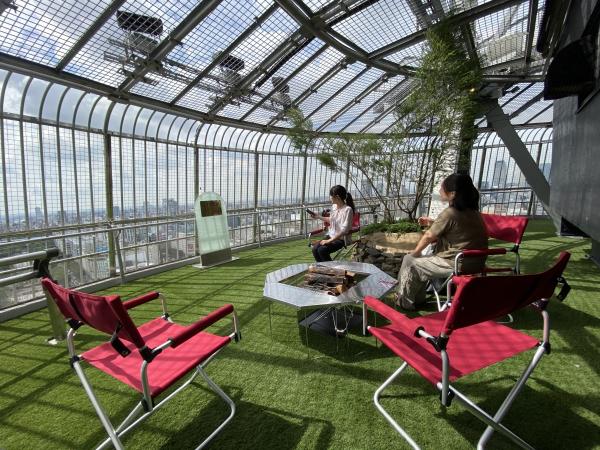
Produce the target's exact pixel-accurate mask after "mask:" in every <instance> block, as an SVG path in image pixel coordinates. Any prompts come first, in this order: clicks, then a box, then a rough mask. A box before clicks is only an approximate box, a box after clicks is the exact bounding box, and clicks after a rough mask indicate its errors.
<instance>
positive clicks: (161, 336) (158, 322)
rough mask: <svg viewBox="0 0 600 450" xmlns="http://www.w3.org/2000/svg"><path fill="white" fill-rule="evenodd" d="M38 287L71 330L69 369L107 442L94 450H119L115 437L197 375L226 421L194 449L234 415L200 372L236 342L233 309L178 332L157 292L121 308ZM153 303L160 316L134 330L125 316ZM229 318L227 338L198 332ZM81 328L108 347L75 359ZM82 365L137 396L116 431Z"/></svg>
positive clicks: (47, 285)
mask: <svg viewBox="0 0 600 450" xmlns="http://www.w3.org/2000/svg"><path fill="white" fill-rule="evenodd" d="M41 283H42V286H43V288H44V290H45V291H46V294H47V297H48V299H49V301H54V302H55V303H56V306H57V307H58V309H59V310H60V311H61V313H62V314H63V316H64V317H65V319H66V320H67V323H68V324H69V325H70V326H71V330H70V331H69V333H68V334H67V347H68V349H69V355H70V363H71V365H72V367H73V369H74V370H75V373H76V374H77V376H78V377H79V380H80V381H81V384H82V385H83V387H84V389H85V392H86V394H87V395H88V397H89V398H90V401H91V403H92V405H93V407H94V409H95V410H96V414H97V415H98V417H99V418H100V421H101V423H102V425H103V426H104V429H105V430H106V432H107V434H108V438H107V439H106V440H105V441H104V442H103V443H101V444H100V448H104V446H106V445H107V444H109V443H112V445H113V446H114V447H115V449H117V450H121V449H122V448H123V444H122V443H121V436H123V435H124V434H125V433H127V432H129V431H130V430H131V429H132V428H133V427H135V426H136V425H138V424H139V423H141V422H142V421H143V420H145V419H146V418H147V417H149V416H150V415H151V414H152V413H153V412H154V411H156V410H157V409H158V408H159V407H160V406H161V405H163V404H164V403H165V402H167V401H169V400H171V399H172V398H173V397H174V396H175V395H176V394H178V393H179V392H180V391H182V390H183V389H184V388H186V387H187V386H189V385H190V384H191V382H192V381H193V380H194V379H195V378H196V377H197V376H198V375H201V376H202V377H203V378H204V379H205V380H206V382H207V384H208V387H209V388H210V389H211V390H212V391H213V392H214V393H216V394H217V395H218V396H220V397H221V398H222V399H223V400H224V401H225V402H226V403H227V404H228V405H229V407H230V413H229V416H228V417H227V418H226V419H225V420H224V421H222V422H221V424H220V425H219V426H218V427H217V428H216V429H215V430H213V432H212V433H211V434H210V435H209V436H208V437H207V438H206V439H204V441H203V442H202V443H201V444H200V447H203V446H204V445H206V444H207V443H208V442H209V441H210V440H211V439H212V438H213V437H214V436H215V435H216V434H217V433H218V432H220V431H221V429H222V428H223V427H224V426H225V425H226V424H227V423H228V422H229V421H230V420H231V419H232V418H233V415H234V414H235V404H234V403H233V400H231V398H229V397H228V396H227V394H226V393H225V392H223V390H222V389H221V388H219V387H218V386H217V385H216V384H215V382H214V381H212V380H211V379H210V378H209V377H208V375H207V374H206V372H205V371H204V369H205V366H206V365H207V364H208V362H209V361H211V360H212V358H213V357H214V356H215V355H216V354H217V352H218V351H219V350H220V349H222V348H223V347H225V346H226V345H227V344H228V343H229V342H231V341H232V339H235V340H236V341H238V340H239V339H240V334H239V330H238V321H237V316H236V314H235V311H234V309H233V305H231V304H227V305H223V306H221V307H220V308H218V309H216V310H214V311H212V312H211V313H210V314H208V315H206V316H204V317H202V318H200V319H199V320H197V321H196V322H194V323H193V324H191V325H188V326H181V325H176V324H174V323H173V322H172V321H171V319H170V317H169V315H168V313H167V310H166V304H165V300H164V298H163V297H162V296H161V295H160V294H159V293H158V292H149V293H147V294H144V295H141V296H139V297H136V298H134V299H132V300H129V301H126V302H122V301H121V298H120V297H119V296H118V295H108V296H101V295H93V294H87V293H84V292H79V291H75V290H73V289H68V288H65V287H63V286H60V285H59V284H57V283H55V282H54V281H53V280H51V279H50V278H42V280H41ZM158 298H160V299H161V302H162V305H163V315H162V316H161V317H159V318H156V319H154V320H151V321H149V322H146V323H144V324H143V325H141V326H139V327H136V325H135V323H134V322H133V320H132V319H131V317H130V316H129V312H128V311H129V310H130V309H132V308H135V307H137V306H139V305H142V304H144V303H147V302H149V301H152V300H154V299H158ZM229 315H231V316H232V318H233V332H232V333H231V334H229V335H227V336H219V335H215V334H212V333H208V332H205V331H203V330H205V329H206V328H208V327H209V326H211V325H212V324H213V323H215V322H217V321H218V320H220V319H222V318H224V317H226V316H229ZM83 325H88V326H90V327H92V328H95V329H96V330H98V331H101V332H103V333H105V334H108V335H110V336H111V338H110V340H109V342H106V343H104V344H100V345H98V346H97V347H95V348H92V349H90V350H88V351H86V352H84V353H83V354H82V355H81V356H79V355H77V353H76V352H75V344H74V337H75V330H77V329H79V328H80V327H81V326H83ZM83 361H85V362H87V363H88V364H90V365H91V366H93V367H95V368H97V369H99V370H101V371H102V372H104V373H106V374H108V375H110V376H112V377H113V378H115V379H116V380H118V381H120V382H122V383H125V384H127V385H129V386H131V387H132V388H133V389H135V390H136V391H137V392H139V393H141V394H142V395H141V399H140V401H139V403H138V404H137V405H136V406H135V407H134V408H133V410H132V411H131V412H130V413H129V415H128V416H127V417H126V418H125V420H124V421H123V422H122V423H121V424H120V425H119V426H117V427H114V426H113V425H112V423H111V421H110V419H109V417H108V415H107V414H106V412H105V411H104V409H103V407H102V406H101V404H100V401H99V399H98V398H97V396H96V394H95V393H94V391H93V389H92V387H91V385H90V383H89V382H88V380H87V376H86V375H85V372H84V365H83V364H82V362H83ZM186 374H191V376H190V378H189V379H188V380H187V381H186V382H185V383H183V384H182V385H180V386H178V387H175V388H174V389H173V392H171V393H170V394H169V395H167V396H166V397H165V398H163V399H162V400H160V401H157V399H156V398H157V397H158V396H159V395H160V394H161V393H163V392H164V391H165V390H166V389H168V388H170V387H171V386H173V384H174V383H176V382H177V381H178V380H180V379H181V378H182V377H183V376H184V375H186ZM200 447H199V448H200Z"/></svg>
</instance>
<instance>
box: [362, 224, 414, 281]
mask: <svg viewBox="0 0 600 450" xmlns="http://www.w3.org/2000/svg"><path fill="white" fill-rule="evenodd" d="M422 235H423V233H420V232H418V233H373V234H368V235H366V236H362V237H361V238H360V241H359V242H358V243H357V245H356V248H355V250H354V252H353V254H352V259H353V260H354V261H358V262H363V263H369V264H374V265H375V266H377V267H378V268H379V269H381V270H382V271H383V272H385V273H387V274H388V275H390V276H391V277H394V278H398V272H399V271H400V267H401V266H402V259H403V258H404V255H406V254H408V253H410V252H411V251H412V250H413V249H414V248H415V246H416V245H417V243H418V242H419V239H421V236H422Z"/></svg>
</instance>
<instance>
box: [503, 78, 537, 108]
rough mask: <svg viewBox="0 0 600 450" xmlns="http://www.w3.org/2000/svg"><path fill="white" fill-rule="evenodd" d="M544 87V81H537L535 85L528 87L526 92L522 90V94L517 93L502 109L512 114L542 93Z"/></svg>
mask: <svg viewBox="0 0 600 450" xmlns="http://www.w3.org/2000/svg"><path fill="white" fill-rule="evenodd" d="M543 89H544V84H543V83H536V84H535V85H533V86H531V87H530V88H529V89H527V90H526V91H525V92H522V93H520V95H517V96H516V97H515V98H514V99H513V100H512V101H511V102H510V103H507V104H506V105H505V106H503V107H502V109H503V110H504V112H505V113H506V114H512V113H513V112H515V111H516V110H517V109H519V108H520V107H521V106H523V105H524V104H525V103H527V102H528V101H529V100H531V99H532V98H534V97H535V96H536V95H538V94H539V93H541V92H542V90H543Z"/></svg>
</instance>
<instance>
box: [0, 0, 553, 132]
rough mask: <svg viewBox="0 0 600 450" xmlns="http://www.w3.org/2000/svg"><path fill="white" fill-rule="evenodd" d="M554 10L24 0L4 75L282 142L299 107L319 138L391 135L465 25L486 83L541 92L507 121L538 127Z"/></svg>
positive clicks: (2, 34)
mask: <svg viewBox="0 0 600 450" xmlns="http://www.w3.org/2000/svg"><path fill="white" fill-rule="evenodd" d="M544 3H545V2H544V0H536V1H524V0H488V1H482V0H418V1H416V0H344V1H339V0H334V1H331V0H330V1H325V0H313V1H309V0H305V1H304V2H302V1H300V0H277V1H275V2H273V1H268V0H248V1H238V0H203V1H191V0H190V1H181V0H164V1H162V2H151V1H148V0H114V1H109V0H87V1H85V2H82V1H79V0H65V1H61V2H57V1H55V0H18V1H16V3H15V4H16V7H17V8H16V10H15V9H11V8H6V9H4V10H3V11H2V12H1V15H0V68H4V69H6V70H11V71H16V72H21V73H24V74H27V75H32V76H35V77H39V78H42V79H46V80H49V81H55V82H60V83H64V84H66V85H69V86H71V87H75V88H78V89H82V90H86V91H90V92H93V93H95V94H102V95H104V96H107V97H109V98H111V99H117V100H119V101H122V102H129V103H131V104H135V105H137V106H143V107H149V108H154V109H159V110H162V111H169V112H173V113H175V114H180V115H183V116H187V117H190V118H195V119H198V120H202V121H206V122H216V123H224V124H228V125H234V126H235V125H238V126H242V127H251V128H256V129H265V130H270V129H273V130H276V129H277V128H279V127H283V128H285V127H287V126H288V124H287V122H286V120H285V118H284V112H285V111H286V110H287V108H290V107H292V106H295V107H298V108H300V109H301V110H302V111H303V113H304V115H305V116H306V117H310V118H311V120H312V121H313V123H314V127H315V129H316V130H318V131H322V132H385V131H386V130H387V129H389V128H390V126H391V125H392V124H393V122H394V114H393V111H394V106H395V105H397V103H398V102H401V101H402V99H403V98H405V97H406V95H407V94H408V93H409V92H410V89H411V87H412V85H413V83H411V80H410V73H411V71H413V70H414V68H415V67H417V66H418V65H419V63H420V58H421V54H422V51H423V45H424V38H425V36H424V31H425V30H426V29H427V27H429V26H431V25H433V24H435V23H436V22H438V21H439V20H440V19H442V18H444V17H447V16H448V15H449V14H452V15H453V17H454V19H453V20H454V21H455V23H456V24H457V26H458V27H459V28H460V29H461V32H462V34H463V37H464V39H465V48H466V49H467V51H468V52H469V53H470V54H471V56H473V57H477V58H478V60H479V61H481V64H482V66H483V67H484V73H485V80H486V82H487V83H489V84H491V85H492V86H494V87H496V88H499V89H502V91H503V93H504V94H505V95H508V96H509V97H510V96H511V94H510V91H511V89H515V87H518V92H517V91H515V95H520V93H521V92H524V91H527V92H529V94H528V96H527V97H523V98H522V99H521V100H520V101H511V108H512V110H508V111H507V113H509V114H514V115H515V116H520V117H527V118H528V119H527V121H526V122H524V123H527V122H529V121H532V120H533V121H541V120H542V119H543V118H547V117H548V115H549V114H550V117H551V112H552V109H551V103H549V102H543V101H542V100H541V96H540V95H539V92H540V88H539V85H538V87H530V88H527V89H525V88H526V87H527V86H535V84H532V83H535V82H536V81H538V82H539V81H540V80H541V79H542V72H543V67H544V61H543V60H542V58H541V55H539V54H538V53H537V52H536V51H535V49H534V48H533V47H534V43H535V41H536V39H537V33H538V26H539V22H540V19H541V11H542V9H543V7H544ZM37 91H40V92H43V89H41V88H40V86H38V87H36V86H32V90H31V91H30V95H34V92H37ZM507 92H509V94H507ZM40 95H42V94H40ZM513 96H514V95H513ZM507 100H508V99H507ZM534 100H535V101H534ZM548 111H549V113H548Z"/></svg>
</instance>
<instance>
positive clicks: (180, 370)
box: [82, 318, 231, 397]
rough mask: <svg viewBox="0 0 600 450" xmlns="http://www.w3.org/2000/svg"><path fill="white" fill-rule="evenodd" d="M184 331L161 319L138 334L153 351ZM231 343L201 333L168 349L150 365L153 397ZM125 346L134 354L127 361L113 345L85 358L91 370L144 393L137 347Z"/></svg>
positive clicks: (223, 337) (145, 326) (107, 344)
mask: <svg viewBox="0 0 600 450" xmlns="http://www.w3.org/2000/svg"><path fill="white" fill-rule="evenodd" d="M184 329H185V327H182V326H180V325H177V324H174V323H172V322H167V321H166V320H164V319H162V318H158V319H154V320H152V321H151V322H147V323H145V324H143V325H141V326H140V327H139V328H138V331H139V332H140V335H141V336H142V338H143V339H144V341H145V342H146V345H148V346H149V347H152V348H154V347H156V346H158V345H160V344H162V343H163V342H165V341H166V340H167V339H169V337H170V336H173V335H175V333H176V332H177V331H181V330H184ZM230 341H231V339H230V338H229V336H217V335H214V334H210V333H204V332H200V333H198V334H196V335H195V336H193V337H191V338H190V339H189V340H187V341H185V342H184V343H183V344H181V345H180V346H178V347H177V348H176V349H173V348H166V349H165V350H163V352H162V353H161V354H160V356H159V357H157V358H156V359H155V360H154V361H152V364H149V365H148V385H149V387H150V394H151V396H152V397H156V396H158V395H160V394H161V393H162V392H163V391H164V390H165V389H167V388H168V387H169V386H171V385H172V384H173V383H175V382H176V381H178V380H179V379H180V378H181V377H183V376H184V375H186V374H187V373H188V372H189V371H190V370H192V369H193V368H194V367H196V366H197V365H198V364H200V363H202V362H203V361H205V360H206V359H207V358H208V357H209V356H210V355H212V354H213V353H215V352H216V351H217V350H219V349H220V348H222V347H224V346H225V345H227V344H228V343H229V342H230ZM124 344H125V345H126V346H127V348H129V350H131V354H130V355H129V356H127V358H123V357H121V355H119V354H118V353H117V352H115V349H114V348H113V347H112V345H111V344H110V342H106V343H104V344H102V345H99V346H98V347H95V348H93V349H91V350H88V351H87V352H85V353H83V355H82V356H83V359H84V360H85V361H87V362H88V363H90V364H91V365H92V366H94V367H96V368H98V369H100V370H102V371H103V372H105V373H107V374H109V375H111V376H112V377H114V378H116V379H117V380H120V381H122V382H123V383H125V384H128V385H129V386H131V387H132V388H134V389H135V390H137V391H139V392H142V391H143V388H142V381H141V375H140V366H141V364H142V362H143V361H144V359H143V358H142V356H141V354H140V353H139V352H136V351H135V345H133V344H132V343H130V342H124Z"/></svg>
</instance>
